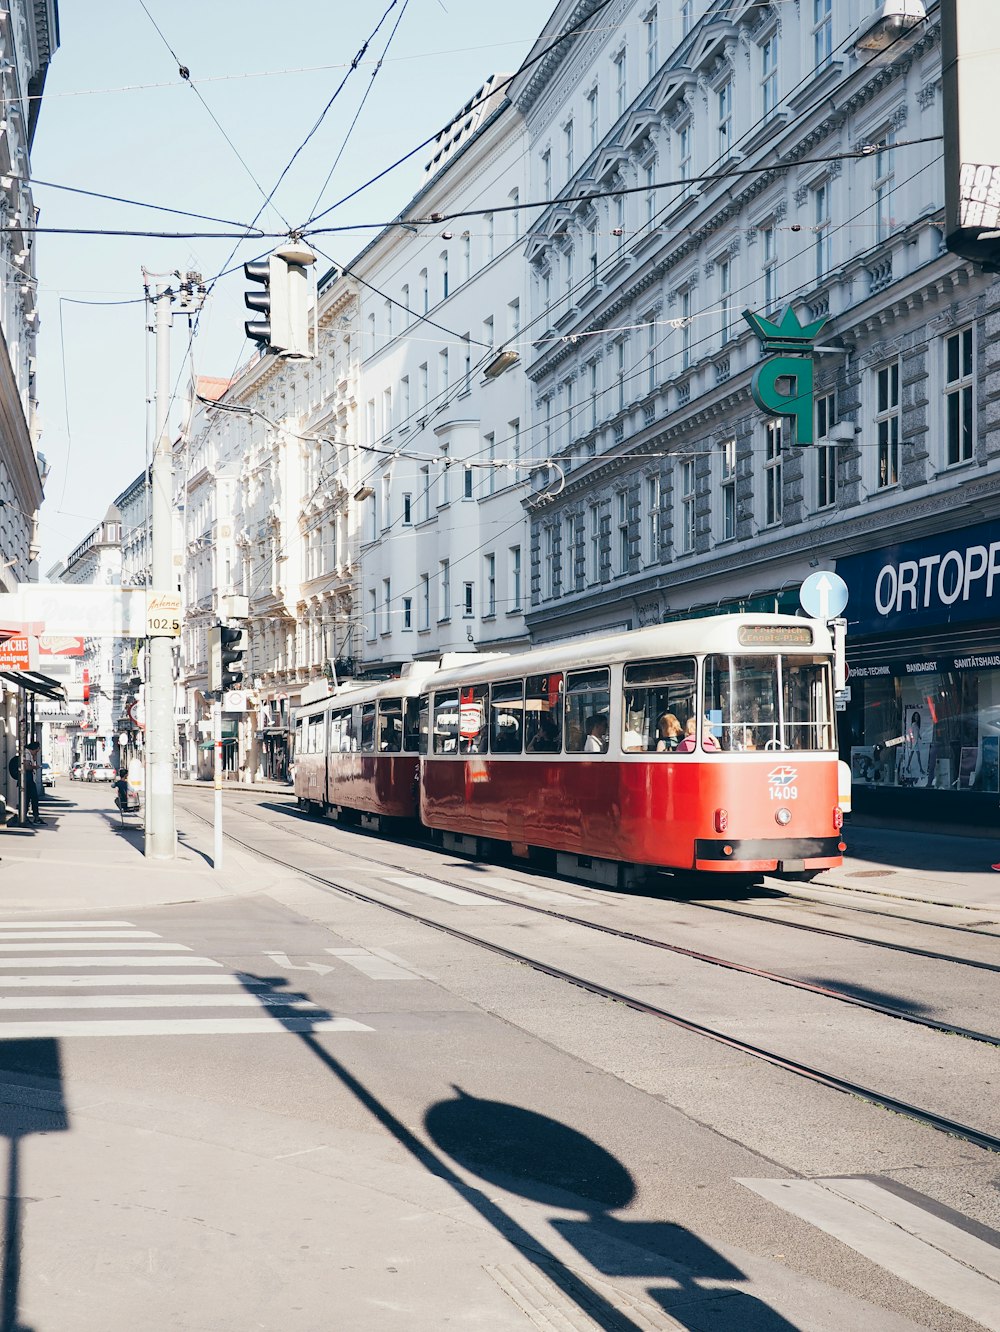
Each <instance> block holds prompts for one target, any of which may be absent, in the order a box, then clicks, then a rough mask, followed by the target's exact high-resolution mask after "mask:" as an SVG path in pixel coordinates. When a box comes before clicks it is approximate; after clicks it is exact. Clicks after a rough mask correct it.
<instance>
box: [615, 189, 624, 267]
mask: <svg viewBox="0 0 1000 1332" xmlns="http://www.w3.org/2000/svg"><path fill="white" fill-rule="evenodd" d="M613 230H614V234H615V237H616V239H617V241H618V253H619V254H621V252H622V250H624V248H625V196H624V195H623V194H616V195H615V225H614V228H613Z"/></svg>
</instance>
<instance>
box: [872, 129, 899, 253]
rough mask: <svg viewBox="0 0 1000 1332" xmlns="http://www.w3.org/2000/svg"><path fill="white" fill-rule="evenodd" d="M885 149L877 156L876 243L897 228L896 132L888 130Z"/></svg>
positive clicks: (884, 136)
mask: <svg viewBox="0 0 1000 1332" xmlns="http://www.w3.org/2000/svg"><path fill="white" fill-rule="evenodd" d="M881 141H882V143H883V144H884V145H885V147H884V148H883V149H882V151H881V152H879V153H876V154H875V163H874V167H875V243H876V244H878V245H880V244H881V243H882V242H883V241H884V240H887V239H888V238H889V236H890V234H891V233H892V229H893V227H894V226H895V218H894V217H893V215H892V192H893V182H894V179H895V175H894V171H895V165H896V163H895V158H896V151H895V143H896V131H895V130H894V129H889V130H886V132H885V134H884V135H883V136H882V140H881Z"/></svg>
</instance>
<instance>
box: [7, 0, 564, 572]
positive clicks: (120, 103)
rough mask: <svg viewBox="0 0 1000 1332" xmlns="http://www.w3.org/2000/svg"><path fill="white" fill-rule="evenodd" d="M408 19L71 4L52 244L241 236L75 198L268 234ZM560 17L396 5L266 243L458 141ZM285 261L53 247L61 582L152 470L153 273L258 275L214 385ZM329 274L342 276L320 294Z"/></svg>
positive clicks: (55, 151) (367, 211)
mask: <svg viewBox="0 0 1000 1332" xmlns="http://www.w3.org/2000/svg"><path fill="white" fill-rule="evenodd" d="M391 3H392V0H374V2H373V0H355V3H353V4H346V3H344V0H326V3H325V4H320V5H316V6H309V7H307V8H306V9H298V8H293V7H290V6H289V7H284V6H277V5H275V4H274V3H273V0H197V2H196V0H100V4H99V5H98V6H95V5H94V4H92V3H84V0H59V24H60V39H61V44H60V47H59V49H58V50H57V51H56V53H55V56H54V58H53V61H52V64H51V66H50V68H49V73H48V78H47V82H46V85H45V94H44V97H43V99H42V106H41V113H40V117H39V123H38V128H37V131H36V134H35V141H34V147H33V151H32V158H31V169H32V178H33V189H34V196H35V204H36V206H37V207H38V208H40V210H41V212H40V217H39V226H42V227H65V228H75V229H81V230H94V229H107V230H128V231H140V232H190V231H198V232H205V231H209V232H211V231H222V232H227V233H231V232H233V231H235V230H237V229H238V228H234V227H233V226H231V225H225V224H224V223H223V224H220V223H219V222H217V221H208V222H206V221H201V220H195V219H191V218H186V217H178V216H172V215H171V214H169V213H165V212H161V211H154V210H152V209H150V208H147V207H136V206H133V204H132V203H131V202H110V201H106V200H102V199H94V198H89V197H87V196H86V195H82V194H78V193H71V192H68V191H67V190H65V189H57V188H55V187H56V186H71V187H73V188H74V189H76V190H89V191H94V192H96V193H100V194H108V195H114V196H117V197H118V198H119V199H121V200H128V201H136V202H138V203H140V204H156V205H160V206H161V207H167V208H173V209H183V210H187V211H189V212H194V213H201V214H205V215H208V216H210V217H211V218H213V219H225V220H226V221H228V222H229V223H238V224H240V225H241V226H246V225H248V224H250V223H252V222H253V220H254V218H255V216H256V215H257V213H258V210H259V209H260V208H261V207H262V205H263V203H264V199H265V197H266V196H267V195H268V194H269V193H270V192H271V190H272V188H273V187H274V185H275V183H276V182H277V180H278V178H279V176H280V175H281V173H282V172H283V171H284V169H285V167H286V165H287V164H288V162H289V159H290V158H291V157H292V155H293V153H294V152H295V151H296V149H297V148H299V147H300V145H301V144H302V143H303V140H305V139H306V136H307V135H308V134H309V132H310V130H312V129H313V127H314V126H315V125H316V122H317V121H318V120H319V119H320V116H321V113H322V112H323V109H324V107H325V106H326V104H327V103H328V102H329V101H330V99H331V97H333V95H334V92H335V90H336V89H337V86H338V84H340V82H341V80H342V79H344V76H345V74H348V70H349V67H350V64H351V62H352V60H353V59H354V58H355V56H356V55H357V53H358V51H359V50H360V48H361V47H362V46H363V45H364V43H365V42H366V40H367V39H368V38H369V37H370V36H371V34H372V32H373V31H374V29H375V28H376V25H377V24H378V23H379V20H380V19H381V18H382V16H383V14H385V12H386V10H387V9H388V8H389V6H390V4H391ZM553 4H554V0H553ZM551 8H552V5H550V4H549V2H548V0H504V4H503V5H496V6H495V5H491V4H487V3H484V0H396V2H395V6H394V7H393V8H392V9H391V11H390V12H389V14H388V16H387V18H386V19H385V21H384V22H383V23H382V26H381V27H380V28H379V31H378V35H377V36H376V37H375V39H374V40H373V41H372V42H371V45H370V46H369V48H368V51H367V52H366V54H365V56H364V57H363V62H362V63H360V64H359V65H358V68H357V69H356V70H355V71H353V72H352V73H350V74H349V76H348V78H347V81H346V83H345V85H344V87H343V90H342V91H341V92H340V93H339V94H338V95H337V97H336V99H335V101H334V103H333V105H332V107H331V108H330V110H329V112H328V113H327V114H326V116H325V117H323V119H322V122H321V124H320V125H319V128H318V129H317V130H316V132H315V134H313V136H312V137H311V138H310V139H309V141H308V143H306V145H305V147H304V148H303V149H302V151H301V153H300V154H299V156H298V157H297V158H296V160H295V162H294V164H293V165H292V167H291V169H290V170H289V172H288V174H287V176H285V178H284V180H283V181H282V183H281V185H280V187H279V189H278V191H277V193H276V194H275V198H274V204H273V206H271V207H268V208H267V209H266V210H265V211H264V213H263V214H262V215H261V219H260V225H261V226H262V227H263V228H264V229H265V230H266V231H275V232H283V231H285V230H286V229H287V227H288V226H295V225H299V224H301V223H302V222H303V221H304V220H306V219H307V218H309V217H310V216H312V215H314V214H315V213H316V212H317V211H320V210H322V209H324V208H326V207H329V206H330V205H331V204H334V203H336V202H337V201H338V200H339V199H341V198H343V197H344V196H345V195H347V194H349V193H350V192H351V191H352V190H354V189H356V188H357V187H358V186H359V185H362V184H364V183H365V182H366V181H368V180H369V179H370V178H371V177H372V176H374V175H375V174H377V173H378V172H379V171H381V170H382V169H383V168H385V167H387V166H389V165H390V164H391V163H392V162H394V161H395V160H396V159H397V158H398V157H400V156H402V155H403V154H404V153H406V152H408V151H409V150H410V149H412V148H414V147H416V145H417V144H419V143H420V142H421V141H422V140H424V139H427V138H429V137H430V136H431V135H433V134H434V133H436V132H437V131H438V130H439V129H441V128H443V127H444V126H445V125H446V124H447V123H448V121H449V120H450V119H451V117H452V116H453V115H454V114H455V113H456V112H457V111H458V110H459V109H460V107H462V106H463V105H464V103H465V102H467V101H468V99H469V97H471V96H472V94H473V93H474V92H475V91H476V90H477V88H479V86H480V85H481V84H482V83H483V81H484V80H485V79H486V78H487V77H488V76H489V75H490V74H492V73H501V72H504V73H506V72H513V71H514V70H515V69H516V68H517V66H518V64H519V63H520V61H521V60H522V59H523V58H524V56H525V55H526V54H527V53H528V51H529V50H530V48H531V46H532V44H533V43H534V41H535V38H536V37H537V35H538V32H539V31H540V29H541V28H542V26H543V24H544V22H545V20H546V18H547V17H548V15H549V13H550V11H551ZM98 13H99V18H97V17H96V15H97V14H98ZM400 14H402V17H401V19H400ZM397 19H399V20H400V21H399V25H398V27H397V28H396V31H395V34H394V35H393V36H392V39H391V42H389V38H390V34H391V33H392V30H393V27H394V25H395V24H396V21H397ZM157 29H159V31H157ZM387 42H389V45H388V50H387V51H386V50H385V48H386V43H387ZM383 52H385V55H384V59H383V60H382V64H381V68H380V69H379V70H378V73H377V74H376V75H375V77H374V79H373V78H372V75H373V73H374V71H375V68H376V64H377V62H378V60H379V58H380V57H381V56H382V55H383ZM179 65H180V66H185V67H186V68H187V69H188V70H189V71H190V81H189V82H187V81H185V80H184V79H182V78H181V76H180V74H179V73H178V66H179ZM368 89H370V91H369V92H368V97H367V100H366V101H365V104H364V107H363V108H362V109H361V112H360V118H359V119H358V122H357V125H356V126H355V127H354V129H353V131H351V132H350V133H349V127H350V125H351V121H352V120H353V119H354V116H355V114H356V113H357V112H358V108H359V105H360V103H361V99H362V97H363V96H364V94H365V92H366V90H368ZM345 139H346V146H344V145H345ZM342 147H343V153H342V155H341V157H340V160H339V162H338V163H337V165H336V168H335V170H334V172H333V175H332V176H331V177H330V179H329V181H327V178H328V176H330V172H331V168H332V167H333V165H334V160H335V159H336V157H337V155H338V154H339V153H340V152H341V149H342ZM430 153H431V150H430V149H426V150H422V151H421V152H419V153H417V154H416V155H415V156H414V158H413V159H412V160H411V161H410V162H408V163H407V164H406V165H404V166H402V167H400V168H398V169H396V170H395V171H393V172H391V173H390V174H389V175H388V176H387V177H386V178H385V179H384V180H383V181H380V182H379V183H378V184H377V185H374V186H373V187H371V188H370V189H367V190H365V191H364V192H363V193H361V194H359V196H358V197H357V199H355V200H353V201H351V202H350V203H348V204H345V205H344V206H343V207H342V208H338V209H337V210H336V211H335V212H334V213H331V215H330V217H329V219H328V221H329V222H330V223H336V224H344V225H351V226H357V225H358V224H360V223H363V222H383V221H388V220H389V219H390V218H392V217H393V216H395V214H396V213H398V212H399V210H400V209H401V208H402V207H403V205H404V204H405V203H406V202H407V200H408V199H409V198H410V197H411V196H412V195H413V194H414V193H415V191H416V189H417V188H418V187H419V185H420V183H421V178H422V172H423V166H424V163H425V162H426V161H427V159H428V157H429V156H430ZM42 182H48V184H43V183H42ZM373 234H374V233H373V232H372V231H371V230H366V231H362V230H358V231H355V232H347V233H345V234H344V235H343V236H339V237H338V236H328V237H326V238H325V240H324V241H323V242H322V247H323V249H324V250H325V251H326V252H327V254H328V255H329V256H330V257H331V258H333V259H335V260H337V261H338V262H345V261H346V260H348V259H349V258H350V257H351V256H353V255H354V254H356V253H357V251H358V250H360V249H361V248H362V247H363V245H364V244H365V243H366V242H367V240H368V239H369V238H370V237H371V236H372V235H373ZM277 243H278V242H276V241H274V242H272V241H261V240H259V239H258V240H256V241H254V240H248V241H243V242H237V240H236V239H230V238H226V239H221V238H220V239H206V238H202V237H198V238H192V239H177V238H165V237H155V236H139V237H136V236H124V237H123V236H93V235H48V234H40V235H39V236H38V237H37V241H36V250H35V261H36V273H37V276H38V279H39V310H40V333H39V340H38V352H37V362H38V372H37V387H38V396H39V401H40V409H41V425H42V438H41V444H40V449H41V452H42V453H43V454H44V455H45V457H46V459H47V461H48V463H49V466H50V468H51V470H50V472H49V476H48V480H47V482H46V487H45V502H44V504H43V506H42V510H41V522H40V530H39V535H40V539H41V547H42V552H41V556H40V559H39V568H40V570H41V573H42V577H43V578H44V577H45V574H46V572H47V570H48V569H49V568H51V566H52V565H53V564H54V563H55V562H56V561H57V560H61V559H64V558H65V556H66V555H68V554H69V552H70V551H71V550H72V549H73V548H74V547H75V546H76V545H77V544H78V542H79V541H80V540H82V539H83V537H85V536H86V535H87V533H88V532H89V531H90V530H91V529H92V528H93V527H94V526H95V525H96V524H97V523H98V522H99V521H100V519H101V518H102V517H103V516H104V513H105V512H106V510H107V508H108V505H109V504H110V503H111V502H112V501H113V500H114V498H115V496H116V495H118V494H120V493H121V491H123V490H124V489H125V487H126V486H127V485H128V484H129V482H130V481H132V480H133V478H134V477H136V476H138V475H139V473H140V472H141V471H142V469H143V466H144V465H145V459H146V448H147V440H146V436H147V419H148V417H149V413H148V410H147V394H148V392H149V390H148V388H147V383H148V384H152V383H153V382H154V378H155V376H154V370H153V356H154V349H153V345H152V338H151V337H148V336H147V334H146V332H145V326H146V319H147V311H146V308H145V303H144V301H143V299H142V290H143V289H142V283H143V277H142V269H143V268H144V267H145V268H146V269H147V270H149V271H151V272H154V273H156V272H164V273H169V272H171V271H172V270H174V269H181V270H184V271H195V272H200V273H201V274H203V275H204V277H205V278H206V279H208V278H210V277H211V278H214V277H215V276H216V274H218V273H219V272H221V271H222V270H223V269H224V268H227V267H233V266H236V268H237V271H236V272H234V273H232V274H230V275H229V276H228V277H223V278H221V279H220V280H219V282H218V284H217V285H216V286H215V287H214V289H213V291H212V293H211V296H210V298H209V300H208V302H207V303H206V306H205V309H204V312H203V314H202V317H201V319H200V321H199V325H198V333H197V336H196V337H195V338H194V340H193V343H192V344H191V345H192V350H193V358H194V371H195V373H196V374H199V375H216V376H222V377H227V376H229V375H231V374H232V373H233V371H234V370H235V369H236V367H237V366H238V365H239V364H241V363H242V362H243V361H245V360H246V359H247V357H248V356H249V355H250V354H251V352H252V350H253V348H252V345H251V344H249V343H247V341H246V340H245V337H244V333H243V321H244V320H245V319H248V318H251V317H252V316H251V315H250V313H249V312H248V311H247V310H246V309H245V307H244V304H243V293H244V291H245V290H247V286H248V284H247V282H246V280H245V278H244V276H243V271H242V267H241V265H242V262H243V261H244V260H246V259H253V258H257V257H259V256H260V255H261V254H262V253H265V252H266V251H267V250H269V249H270V248H271V247H272V245H274V244H277ZM234 249H235V254H233V251H234ZM328 267H329V264H328V263H326V262H325V261H324V260H323V259H321V260H320V269H319V271H320V273H322V272H324V271H326V268H328ZM188 342H189V337H188V329H187V324H186V321H185V320H184V319H183V318H175V319H174V331H173V333H172V337H171V368H172V374H171V381H172V383H176V382H181V377H182V382H184V383H186V382H187V378H188V372H187V368H186V366H185V365H184V364H183V358H184V354H185V352H186V350H187V347H188ZM147 372H148V381H147ZM179 416H180V409H179V408H178V409H177V411H176V412H175V413H174V417H175V418H177V419H179Z"/></svg>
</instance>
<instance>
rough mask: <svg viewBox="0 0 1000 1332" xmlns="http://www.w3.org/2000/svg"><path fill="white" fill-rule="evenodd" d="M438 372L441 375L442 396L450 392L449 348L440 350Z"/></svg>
mask: <svg viewBox="0 0 1000 1332" xmlns="http://www.w3.org/2000/svg"><path fill="white" fill-rule="evenodd" d="M438 373H439V376H440V379H439V382H440V384H441V396H442V397H443V396H444V395H445V394H446V393H447V392H448V348H447V347H445V349H444V350H443V351H439V352H438Z"/></svg>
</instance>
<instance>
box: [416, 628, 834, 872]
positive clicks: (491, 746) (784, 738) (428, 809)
mask: <svg viewBox="0 0 1000 1332" xmlns="http://www.w3.org/2000/svg"><path fill="white" fill-rule="evenodd" d="M420 708H421V720H420V742H421V778H420V814H421V818H422V820H423V822H424V823H425V824H426V825H427V826H428V827H430V828H433V829H437V830H443V831H445V832H447V833H449V834H452V836H453V837H460V838H462V839H464V842H458V841H455V842H453V844H454V845H456V846H462V845H463V844H464V845H466V846H467V847H469V848H470V849H472V848H474V847H475V846H476V844H477V843H478V842H479V841H481V840H483V839H486V840H491V841H501V842H509V843H510V844H511V845H512V846H513V848H514V850H515V853H520V854H527V853H528V851H529V850H530V849H532V848H547V849H549V850H550V851H554V852H556V855H557V865H558V868H559V869H560V871H561V872H565V873H570V874H573V875H577V876H579V875H580V874H581V873H582V874H584V875H585V876H587V877H592V878H596V879H598V880H599V881H601V882H619V881H620V880H621V877H622V872H621V868H620V867H621V866H623V865H624V866H645V867H652V866H657V867H662V868H666V869H673V870H681V871H685V870H693V871H705V872H711V873H727V874H734V873H736V874H756V873H760V872H770V873H779V874H784V875H787V876H794V877H812V875H813V874H814V873H816V872H818V871H819V870H822V869H825V868H829V867H832V866H835V865H838V864H840V863H841V857H842V852H843V850H844V846H843V843H842V841H841V827H842V822H843V815H842V812H841V808H840V804H839V798H838V753H837V745H836V737H835V725H834V708H833V642H832V639H831V636H830V633H829V630H828V629H827V626H826V625H825V624H824V623H822V622H819V621H813V620H804V619H798V618H795V617H791V616H778V615H770V616H768V615H761V616H740V615H733V616H719V617H716V618H712V619H703V620H688V621H681V622H678V623H676V624H670V625H662V626H658V627H655V628H651V629H643V630H637V631H633V632H630V633H625V634H619V635H616V636H613V637H608V638H598V639H589V640H583V641H580V642H575V643H568V644H562V645H559V646H554V647H551V648H542V649H535V650H531V651H529V652H526V653H523V654H519V655H516V656H509V657H504V658H499V659H494V660H492V661H488V662H484V663H482V664H481V665H479V666H478V667H477V666H476V665H474V664H470V665H466V666H463V667H461V668H460V669H458V670H452V671H441V672H438V673H437V674H436V675H434V676H433V677H431V679H430V680H429V681H428V683H427V687H426V689H425V692H424V694H423V696H422V698H421V701H420Z"/></svg>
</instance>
